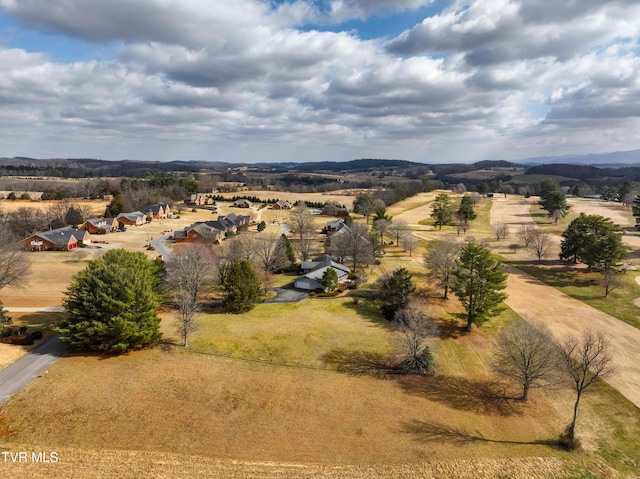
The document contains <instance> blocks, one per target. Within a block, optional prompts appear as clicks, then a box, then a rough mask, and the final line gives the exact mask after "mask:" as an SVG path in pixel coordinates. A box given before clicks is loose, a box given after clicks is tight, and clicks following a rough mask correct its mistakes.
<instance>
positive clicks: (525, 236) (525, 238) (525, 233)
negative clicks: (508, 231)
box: [518, 225, 537, 248]
mask: <svg viewBox="0 0 640 479" xmlns="http://www.w3.org/2000/svg"><path fill="white" fill-rule="evenodd" d="M536 231H537V229H536V228H535V227H534V226H531V225H523V226H522V227H520V231H519V232H518V237H519V238H520V241H522V244H523V245H524V247H525V248H528V247H529V245H530V244H531V240H532V238H533V235H534V234H535V233H536Z"/></svg>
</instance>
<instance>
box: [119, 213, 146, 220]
mask: <svg viewBox="0 0 640 479" xmlns="http://www.w3.org/2000/svg"><path fill="white" fill-rule="evenodd" d="M123 216H124V217H125V218H127V219H128V220H129V221H136V220H137V219H138V218H146V216H147V215H145V214H144V213H143V212H142V211H132V212H131V213H120V214H119V215H118V216H117V217H116V219H117V218H122V217H123Z"/></svg>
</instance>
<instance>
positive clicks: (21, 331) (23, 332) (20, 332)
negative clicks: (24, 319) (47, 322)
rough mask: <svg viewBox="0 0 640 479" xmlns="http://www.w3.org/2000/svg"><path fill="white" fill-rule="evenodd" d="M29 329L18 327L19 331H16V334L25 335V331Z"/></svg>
mask: <svg viewBox="0 0 640 479" xmlns="http://www.w3.org/2000/svg"><path fill="white" fill-rule="evenodd" d="M28 329H29V328H27V327H26V326H20V329H18V334H27V330H28Z"/></svg>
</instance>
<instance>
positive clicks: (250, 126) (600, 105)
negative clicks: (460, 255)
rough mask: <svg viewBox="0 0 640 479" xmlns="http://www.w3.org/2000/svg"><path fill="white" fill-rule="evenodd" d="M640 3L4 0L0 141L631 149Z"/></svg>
mask: <svg viewBox="0 0 640 479" xmlns="http://www.w3.org/2000/svg"><path fill="white" fill-rule="evenodd" d="M639 35H640V1H639V0H617V1H607V0H466V1H457V0H453V1H452V0H327V1H322V0H288V1H277V0H233V1H230V0H135V1H133V0H109V1H100V0H0V65H1V66H2V71H1V73H0V156H30V157H36V158H51V157H91V158H102V159H109V160H117V159H125V158H126V159H139V160H215V161H230V162H257V161H271V162H276V161H318V160H335V161H342V160H351V159H355V158H365V157H367V158H400V159H406V160H412V161H420V162H458V161H460V162H463V161H464V162H467V161H477V160H483V159H516V158H525V157H530V156H539V155H562V154H580V153H599V152H608V151H620V150H631V149H637V148H640V58H639V53H640V48H639V43H638V42H639Z"/></svg>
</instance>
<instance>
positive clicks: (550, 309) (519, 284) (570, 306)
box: [491, 199, 640, 407]
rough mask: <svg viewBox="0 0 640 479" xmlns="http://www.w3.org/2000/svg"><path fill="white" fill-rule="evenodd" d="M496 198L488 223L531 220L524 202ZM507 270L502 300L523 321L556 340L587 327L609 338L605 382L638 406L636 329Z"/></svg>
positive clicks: (638, 335)
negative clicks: (612, 371) (611, 368)
mask: <svg viewBox="0 0 640 479" xmlns="http://www.w3.org/2000/svg"><path fill="white" fill-rule="evenodd" d="M496 200H497V201H494V203H493V206H492V208H491V221H492V223H493V222H494V221H496V222H498V221H503V222H505V223H507V224H509V225H512V226H511V229H512V230H515V229H517V228H519V227H520V225H522V224H530V223H531V224H533V221H532V220H531V216H530V215H529V203H528V202H524V201H522V200H517V199H512V200H509V199H507V200H506V201H501V200H504V199H496ZM509 273H510V274H509V280H508V282H507V294H508V295H509V298H508V299H507V300H506V303H507V305H508V306H509V307H510V308H511V309H513V310H514V311H515V312H516V313H518V314H519V315H520V316H522V317H523V318H524V319H526V320H527V321H530V322H532V323H536V322H537V323H540V324H544V325H546V326H547V327H548V328H549V329H550V330H551V332H552V333H553V335H554V337H555V338H556V339H558V340H562V339H563V338H564V337H565V336H566V335H568V334H578V333H580V332H582V331H586V330H589V329H590V330H593V331H598V332H602V333H603V334H604V335H605V336H606V337H608V338H609V339H610V341H611V346H612V355H613V358H614V362H615V364H616V366H617V374H616V375H615V376H613V377H612V378H610V379H608V382H609V384H611V385H612V386H613V387H615V388H616V389H618V390H619V391H620V392H621V393H622V394H624V396H625V397H627V399H629V400H630V401H632V402H633V403H634V404H635V405H636V406H638V407H640V364H638V362H637V361H635V360H634V358H638V357H640V330H638V329H636V328H634V327H633V326H629V325H628V324H626V323H623V322H622V321H620V320H619V319H616V318H614V317H612V316H610V315H608V314H605V313H603V312H601V311H599V310H597V309H595V308H592V307H591V306H588V305H586V304H584V303H582V302H581V301H578V300H576V299H573V298H571V297H569V296H567V295H565V294H564V293H561V292H560V291H558V290H556V289H555V288H553V287H551V286H548V285H546V284H544V283H542V282H541V281H538V280H537V279H535V278H533V277H532V276H530V275H528V274H526V273H523V272H522V271H519V270H517V269H515V268H511V269H510V271H509Z"/></svg>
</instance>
